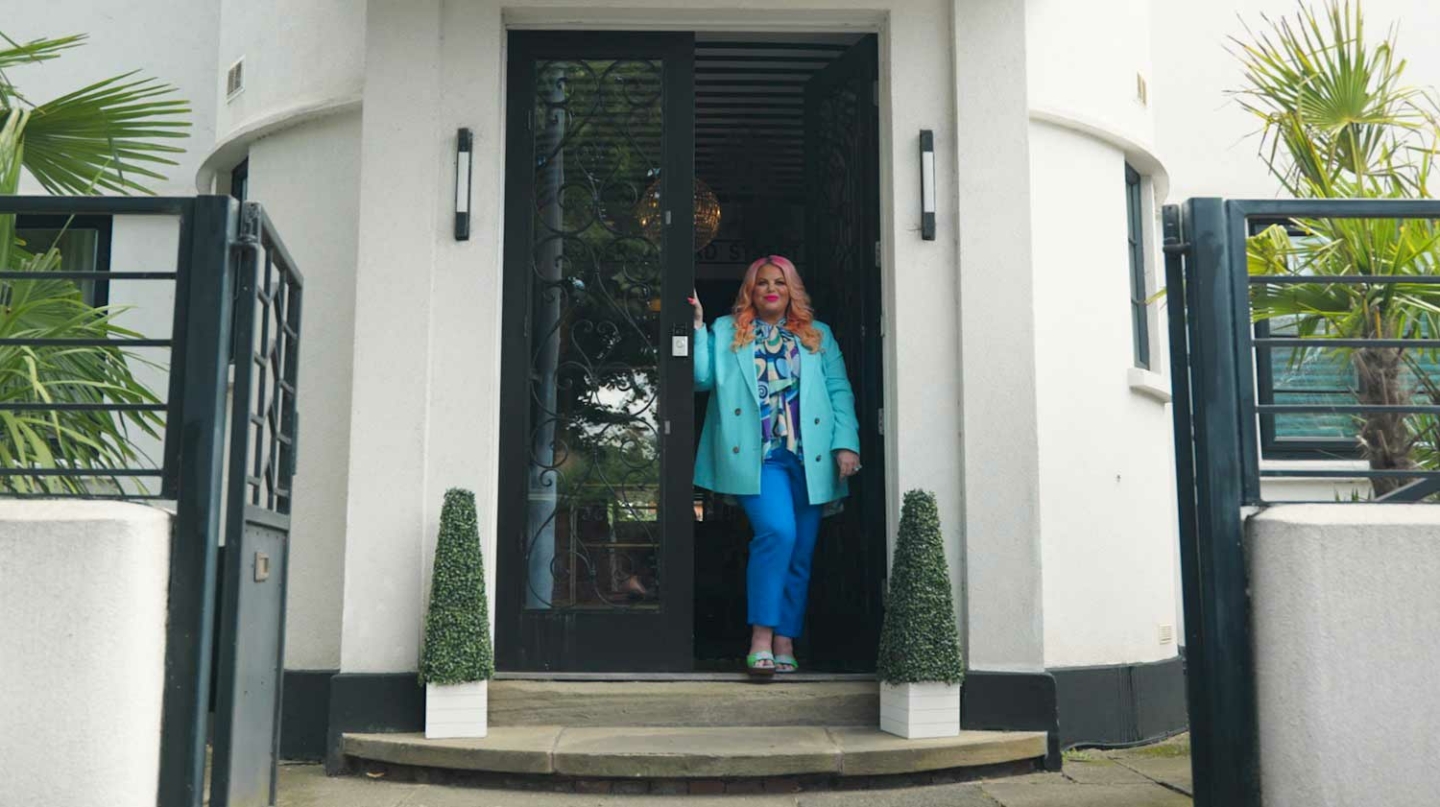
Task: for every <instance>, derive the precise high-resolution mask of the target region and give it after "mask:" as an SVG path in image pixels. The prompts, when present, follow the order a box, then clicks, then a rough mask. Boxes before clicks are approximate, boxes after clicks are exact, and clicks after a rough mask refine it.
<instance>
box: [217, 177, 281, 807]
mask: <svg viewBox="0 0 1440 807" xmlns="http://www.w3.org/2000/svg"><path fill="white" fill-rule="evenodd" d="M237 244H238V247H237V251H238V253H239V256H238V257H239V260H238V262H237V269H238V274H237V275H236V282H235V301H236V304H235V317H234V339H233V342H232V344H233V346H234V347H233V352H232V362H233V367H234V386H233V392H232V395H231V412H230V450H229V458H228V464H227V479H226V494H225V513H224V516H225V533H224V534H225V549H224V552H225V562H224V564H222V568H223V570H224V577H223V580H222V581H221V585H220V592H221V597H222V601H221V603H220V608H221V622H220V635H219V680H218V684H217V686H218V687H219V691H218V693H217V698H216V707H215V733H214V738H215V739H214V764H213V770H212V776H211V785H210V803H211V804H212V805H216V807H252V806H254V805H273V804H274V803H275V790H276V777H277V771H278V767H277V766H278V762H279V753H280V693H281V683H282V676H283V670H284V649H285V594H286V582H287V577H288V572H289V567H290V564H289V555H290V506H291V501H292V498H291V497H292V490H291V480H292V478H293V477H294V474H295V462H296V457H297V454H296V449H297V445H296V436H297V431H298V425H299V424H298V418H297V413H296V408H295V404H296V393H297V388H298V380H299V356H300V308H301V296H302V279H301V276H300V273H299V272H298V271H297V269H296V268H295V262H294V260H293V259H292V258H291V257H290V254H289V252H287V251H286V249H285V246H284V244H283V243H282V242H281V241H280V238H279V236H278V235H277V234H276V231H275V228H274V226H273V225H272V224H271V222H270V220H269V218H268V217H267V216H266V215H265V211H264V210H263V209H261V208H260V206H259V205H257V204H254V203H246V204H245V205H244V206H243V207H242V209H241V217H240V232H239V238H238V241H237Z"/></svg>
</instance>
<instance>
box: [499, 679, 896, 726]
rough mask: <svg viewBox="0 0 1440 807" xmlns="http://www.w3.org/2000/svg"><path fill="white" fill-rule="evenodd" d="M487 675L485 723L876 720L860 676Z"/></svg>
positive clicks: (872, 693) (869, 684)
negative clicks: (757, 680) (761, 679)
mask: <svg viewBox="0 0 1440 807" xmlns="http://www.w3.org/2000/svg"><path fill="white" fill-rule="evenodd" d="M739 678H740V680H739V681H730V680H726V681H714V680H711V681H701V680H682V681H535V680H496V681H491V682H490V726H491V728H492V729H493V728H495V727H496V726H675V727H691V728H702V727H714V726H878V725H880V687H879V686H878V685H877V684H876V683H875V680H874V678H873V677H868V678H867V679H860V680H846V681H835V680H822V681H814V680H811V681H805V680H800V681H795V680H785V681H774V682H771V683H767V684H763V685H756V684H754V683H751V682H749V681H747V680H746V679H745V678H744V677H743V676H739Z"/></svg>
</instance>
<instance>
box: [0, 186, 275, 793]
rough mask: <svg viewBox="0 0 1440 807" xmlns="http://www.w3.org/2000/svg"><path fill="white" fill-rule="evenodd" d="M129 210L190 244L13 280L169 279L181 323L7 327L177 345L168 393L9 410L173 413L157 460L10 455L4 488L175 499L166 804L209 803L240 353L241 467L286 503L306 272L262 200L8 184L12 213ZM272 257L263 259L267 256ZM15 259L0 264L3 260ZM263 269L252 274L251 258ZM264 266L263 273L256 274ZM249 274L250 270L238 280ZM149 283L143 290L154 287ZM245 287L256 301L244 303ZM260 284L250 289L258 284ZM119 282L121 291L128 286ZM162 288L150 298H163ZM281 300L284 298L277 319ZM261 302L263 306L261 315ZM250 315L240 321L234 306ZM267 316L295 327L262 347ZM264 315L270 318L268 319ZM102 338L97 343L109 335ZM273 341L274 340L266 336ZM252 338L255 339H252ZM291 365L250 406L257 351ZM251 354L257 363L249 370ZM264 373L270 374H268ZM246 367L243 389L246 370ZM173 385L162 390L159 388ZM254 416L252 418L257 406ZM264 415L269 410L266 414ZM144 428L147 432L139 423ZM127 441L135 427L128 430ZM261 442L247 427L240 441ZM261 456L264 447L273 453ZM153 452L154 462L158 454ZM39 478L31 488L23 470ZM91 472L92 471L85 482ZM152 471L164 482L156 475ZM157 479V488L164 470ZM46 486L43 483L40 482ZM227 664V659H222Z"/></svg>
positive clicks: (14, 493) (259, 501) (1, 408)
mask: <svg viewBox="0 0 1440 807" xmlns="http://www.w3.org/2000/svg"><path fill="white" fill-rule="evenodd" d="M9 214H15V215H31V214H34V215H47V216H52V217H53V216H126V217H137V216H138V217H150V218H161V219H163V218H169V219H173V220H176V221H177V223H178V231H177V244H178V246H177V252H176V256H175V259H174V262H173V265H171V266H169V267H164V268H160V267H153V266H143V267H136V268H134V269H130V268H128V267H127V268H126V269H124V270H120V271H107V272H67V271H64V265H63V263H62V265H61V266H60V267H59V270H58V271H36V272H10V271H3V272H0V283H4V284H9V283H11V282H16V281H25V280H70V281H74V282H79V281H99V282H104V283H108V284H109V285H110V287H111V288H112V289H113V288H114V287H116V286H117V285H119V284H151V285H154V284H160V285H164V284H170V285H171V288H172V289H173V300H174V303H173V311H172V312H171V315H170V317H169V326H168V327H169V333H168V335H167V336H163V337H160V338H148V337H143V338H116V339H114V340H107V341H103V342H101V341H100V340H95V339H88V340H86V339H65V338H6V339H0V348H7V347H9V348H63V347H66V346H98V347H108V346H111V345H113V346H114V347H115V348H116V349H119V350H124V351H133V350H135V349H143V350H146V351H152V352H168V361H164V360H161V361H159V362H156V363H157V364H159V365H162V366H163V369H164V370H165V372H167V373H168V384H167V389H166V390H165V394H164V396H163V399H162V400H160V402H159V403H145V404H137V403H133V402H132V403H117V402H114V401H111V400H109V399H108V398H106V399H104V400H101V401H95V400H76V401H66V400H61V399H55V400H48V401H19V402H16V401H3V402H0V412H13V411H28V412H41V413H46V412H61V411H70V412H86V413H100V414H102V415H103V416H111V417H113V416H116V415H118V414H119V413H123V412H126V411H131V412H135V411H144V412H151V413H155V414H157V415H161V416H163V418H164V428H163V435H162V440H161V445H160V447H159V450H158V457H159V459H158V462H156V461H155V460H154V459H153V458H150V457H147V456H145V453H144V452H143V451H142V452H137V455H138V456H140V457H141V458H142V459H141V460H138V461H136V462H135V463H133V466H134V467H114V468H111V467H106V468H103V469H98V470H97V469H95V468H91V467H74V466H73V464H67V463H66V462H64V461H63V459H62V460H58V461H56V462H54V463H52V464H51V465H50V466H49V467H37V466H35V465H33V464H28V465H26V466H18V465H17V464H15V463H13V462H12V463H10V464H7V466H6V467H0V498H3V497H40V496H44V497H70V498H87V499H88V498H103V499H122V500H134V501H138V500H158V501H159V502H162V503H164V502H171V503H173V507H174V510H175V520H174V527H173V530H174V531H173V538H172V541H171V551H170V569H169V581H170V583H169V592H168V603H169V604H168V622H167V627H166V649H165V681H164V698H163V706H162V717H161V737H160V774H159V780H160V781H159V791H158V794H159V795H158V803H159V804H160V805H164V806H165V807H171V806H172V805H173V806H175V807H178V806H179V805H195V806H196V807H198V805H200V804H201V802H202V800H203V798H204V795H205V794H204V771H205V759H206V753H205V750H206V742H207V724H208V712H209V707H210V700H211V685H210V682H211V675H212V669H211V667H212V652H213V647H214V643H215V636H214V633H215V624H216V611H217V608H218V607H219V606H218V604H217V580H216V578H217V565H218V560H219V554H220V535H221V515H222V509H223V506H222V502H223V484H224V479H225V472H224V460H225V456H226V432H225V428H226V416H227V403H228V401H229V400H230V389H229V385H230V381H229V377H230V373H231V370H230V366H231V362H232V357H233V356H234V355H235V354H240V356H239V358H238V359H237V360H236V362H235V363H236V367H237V372H236V379H237V395H236V397H235V400H236V406H235V412H236V420H237V421H243V422H240V423H238V424H237V425H236V426H235V431H236V434H237V435H239V434H240V433H241V431H242V430H244V431H247V433H248V434H251V435H255V437H254V440H253V442H252V443H250V445H252V446H253V450H254V452H255V453H254V454H251V453H250V452H249V451H245V450H242V451H240V452H239V454H241V455H242V456H240V458H239V460H238V461H235V459H234V458H233V457H232V462H233V467H236V468H240V467H245V463H246V459H247V456H249V457H252V458H255V464H253V465H251V466H250V468H251V472H249V473H246V474H244V475H243V478H242V479H239V480H234V483H235V484H238V485H240V486H242V487H248V488H249V489H250V490H251V495H250V496H249V497H247V498H246V501H248V502H253V507H255V508H260V509H264V510H269V511H273V512H274V513H279V514H287V518H286V520H287V521H288V513H289V509H290V477H291V475H292V473H293V470H294V451H295V384H296V379H295V375H294V369H295V366H296V357H297V349H298V329H299V304H300V284H301V279H300V274H299V273H298V271H296V270H295V266H294V262H293V261H292V260H291V259H290V256H289V253H288V252H287V251H286V250H285V248H284V245H283V244H282V243H281V242H280V239H279V237H278V236H277V235H276V234H275V231H274V228H273V227H272V226H271V225H270V222H269V220H268V219H267V218H266V217H265V214H264V211H263V210H262V209H261V208H260V206H259V205H256V204H253V203H247V204H245V205H243V206H242V205H241V204H240V203H239V202H238V201H236V200H234V199H232V198H230V197H228V196H197V197H147V198H133V197H60V196H0V215H9ZM258 254H263V255H264V256H265V263H264V266H263V269H264V271H263V272H261V271H257V267H256V264H255V256H256V255H258ZM3 268H4V267H0V269H3ZM246 268H248V269H250V270H251V271H249V272H246V271H243V270H244V269H246ZM247 276H248V277H250V278H252V279H253V278H262V280H260V281H259V284H260V285H258V286H257V285H256V284H255V283H250V285H247V280H246V278H247ZM237 281H238V282H237ZM142 294H143V293H142ZM237 294H238V295H241V297H240V299H242V300H244V301H245V302H246V304H244V305H241V306H239V308H238V310H237V308H236V299H237ZM247 294H248V295H249V296H245V295H247ZM115 296H116V295H115V294H114V292H113V291H112V293H111V295H110V297H111V299H114V298H115ZM165 296H166V295H164V294H163V293H161V294H153V295H149V296H147V297H145V298H144V299H146V300H147V301H149V300H151V299H154V300H163V299H164V298H165ZM272 307H278V308H279V309H283V310H282V311H281V312H280V313H279V315H278V317H274V316H271V317H266V315H265V312H269V311H271V308H272ZM257 312H261V313H257ZM236 314H238V317H237V318H238V320H239V321H238V323H237V322H236V321H235V319H232V316H234V315H236ZM261 319H265V321H267V322H272V321H278V322H279V323H280V325H279V327H280V328H282V329H284V333H283V334H280V337H281V338H279V339H278V340H277V339H271V340H270V341H274V342H275V343H276V344H277V345H278V347H277V348H276V350H278V352H269V351H267V352H264V353H263V354H261V355H256V354H255V351H253V350H251V349H249V347H248V346H249V345H251V344H253V341H254V340H253V339H252V340H245V339H240V338H236V336H237V333H241V334H243V333H245V332H246V329H251V328H254V327H256V323H257V322H259V321H260V320H261ZM260 327H264V326H260ZM97 343H98V344H97ZM261 343H262V344H269V342H267V341H266V340H265V338H264V336H262V340H261ZM242 344H243V345H244V346H246V347H245V348H244V349H243V351H242V348H241V345H242ZM252 362H253V363H254V365H255V366H260V365H262V364H263V365H264V366H265V371H263V372H268V371H278V373H279V375H278V376H275V377H276V378H278V381H277V382H276V386H274V387H268V388H267V387H266V382H265V381H259V382H258V384H257V389H258V396H254V397H255V398H256V399H257V400H259V401H260V403H261V404H264V405H265V406H264V408H262V409H261V410H259V411H258V412H255V413H250V412H249V411H248V410H249V407H248V406H246V405H244V404H245V403H246V402H249V401H250V400H251V399H252V395H251V389H250V383H251V382H250V379H251V378H252V373H251V372H249V370H250V369H252V368H251V366H250V365H251V363H252ZM242 366H244V368H245V369H244V370H241V369H240V368H241V367H242ZM257 375H259V374H257ZM241 379H243V380H244V382H245V389H244V395H243V397H242V396H241V395H240V394H239V393H240V392H241V390H240V388H239V385H238V381H239V380H241ZM155 392H156V396H157V397H160V391H159V390H155ZM247 416H248V417H247ZM257 420H258V421H259V422H257ZM136 437H137V439H144V438H143V436H140V435H136ZM127 439H128V435H127ZM247 442H249V441H248V440H246V439H245V438H241V437H237V440H236V442H235V443H234V444H233V445H235V446H245V445H246V444H247ZM260 457H265V458H266V459H264V460H263V461H262V460H261V459H260ZM144 460H149V461H148V462H146V461H144ZM55 477H68V478H70V479H71V480H73V484H70V485H66V486H56V485H53V484H50V485H47V484H44V483H43V482H42V481H41V480H45V479H53V478H55ZM17 478H20V479H26V480H29V482H30V485H26V486H19V487H17V486H16V485H15V484H13V483H12V482H10V480H13V479H17ZM86 480H88V481H86ZM145 480H151V481H150V482H149V483H146V482H145ZM155 480H158V487H157V486H156V485H155V484H154V481H155ZM29 487H38V488H39V489H38V490H28V489H26V488H29ZM222 665H223V661H222Z"/></svg>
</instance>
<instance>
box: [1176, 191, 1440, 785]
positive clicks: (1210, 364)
mask: <svg viewBox="0 0 1440 807" xmlns="http://www.w3.org/2000/svg"><path fill="white" fill-rule="evenodd" d="M1355 219H1380V220H1385V221H1386V225H1385V226H1386V227H1388V228H1390V231H1391V232H1392V233H1393V232H1394V230H1395V228H1396V227H1397V225H1398V223H1400V222H1402V221H1404V220H1407V219H1429V220H1432V221H1433V220H1437V219H1440V202H1437V201H1397V200H1348V199H1347V200H1339V199H1324V200H1316V199H1306V200H1299V199H1280V200H1274V199H1272V200H1225V199H1214V198H1208V199H1207V198H1202V199H1190V200H1188V201H1187V202H1185V203H1184V204H1183V205H1167V206H1166V207H1165V208H1164V215H1163V226H1164V239H1165V240H1164V243H1165V247H1164V249H1165V277H1166V280H1165V285H1166V291H1167V295H1168V298H1169V305H1168V312H1169V334H1170V355H1171V367H1170V373H1171V383H1172V387H1173V392H1174V395H1173V402H1174V403H1173V413H1174V425H1175V457H1176V485H1177V493H1178V504H1179V508H1178V510H1179V528H1180V562H1181V572H1182V588H1183V594H1184V600H1185V637H1186V642H1185V666H1186V685H1187V690H1188V700H1189V712H1190V729H1191V737H1192V741H1191V749H1192V766H1193V769H1194V781H1195V803H1196V805H1198V807H1221V806H1222V805H1223V807H1259V805H1260V777H1261V770H1260V759H1259V752H1260V747H1259V731H1258V728H1259V724H1258V716H1257V703H1256V692H1255V681H1254V671H1255V664H1254V652H1255V649H1254V648H1253V646H1252V642H1251V626H1250V592H1249V584H1248V575H1247V570H1246V558H1245V521H1244V519H1245V508H1254V507H1263V506H1265V505H1266V504H1267V502H1266V499H1265V496H1264V490H1263V488H1262V480H1263V479H1265V478H1267V477H1270V478H1273V477H1292V478H1310V479H1336V478H1353V477H1364V478H1368V479H1369V480H1371V481H1372V482H1373V481H1374V480H1377V479H1387V480H1396V479H1399V480H1403V481H1404V482H1405V483H1406V484H1404V485H1403V486H1401V487H1398V488H1397V489H1396V490H1394V491H1392V492H1389V493H1386V494H1385V495H1381V496H1377V497H1376V498H1375V499H1373V501H1391V502H1398V501H1420V500H1422V499H1424V498H1425V497H1427V496H1431V495H1433V494H1434V493H1435V492H1436V491H1437V490H1440V471H1433V470H1419V469H1405V470H1355V469H1352V468H1346V469H1343V470H1342V469H1336V468H1327V467H1324V466H1319V467H1315V466H1309V467H1287V468H1284V469H1275V468H1263V467H1262V460H1265V459H1274V458H1276V457H1277V456H1281V454H1280V453H1279V452H1274V451H1272V446H1271V445H1267V441H1266V440H1263V439H1261V434H1262V429H1263V428H1264V426H1265V424H1267V422H1268V423H1272V424H1273V420H1274V419H1275V418H1278V417H1283V416H1293V415H1334V414H1339V415H1364V414H1385V415H1393V414H1408V413H1414V414H1426V415H1431V416H1437V415H1440V404H1436V403H1434V402H1432V403H1430V404H1417V403H1407V404H1400V405H1373V404H1371V405H1367V404H1360V403H1354V402H1351V401H1347V400H1341V401H1338V402H1337V401H1334V400H1330V401H1323V402H1322V401H1314V400H1305V401H1304V402H1299V403H1294V402H1282V401H1278V400H1277V399H1276V397H1275V391H1276V389H1277V387H1276V386H1275V384H1274V380H1273V378H1272V377H1270V374H1271V373H1272V372H1273V370H1274V368H1275V367H1276V366H1280V365H1283V364H1284V362H1280V361H1271V356H1270V355H1269V354H1270V353H1271V352H1273V351H1298V350H1333V349H1337V348H1339V349H1350V348H1362V347H1379V348H1413V349H1417V350H1418V349H1428V350H1435V349H1436V348H1440V340H1436V339H1434V338H1431V337H1433V334H1424V333H1410V334H1407V335H1406V336H1405V337H1403V338H1384V337H1385V335H1384V334H1381V337H1382V338H1364V339H1357V338H1346V337H1344V336H1343V335H1342V336H1336V335H1334V334H1328V333H1325V332H1323V331H1322V332H1300V331H1298V330H1296V331H1294V332H1292V333H1286V334H1282V335H1276V334H1272V332H1271V329H1270V328H1268V327H1258V328H1257V317H1256V316H1255V314H1254V313H1253V312H1252V296H1253V295H1254V294H1256V293H1257V292H1256V291H1254V290H1257V289H1258V290H1260V291H1259V292H1258V293H1270V294H1274V293H1275V292H1274V290H1277V289H1289V290H1295V289H1301V288H1306V287H1309V288H1315V287H1331V288H1334V287H1342V288H1350V289H1356V290H1359V291H1360V292H1361V293H1362V294H1373V295H1376V296H1377V297H1378V296H1384V295H1388V294H1390V293H1391V292H1392V291H1393V290H1395V289H1396V288H1398V287H1397V285H1396V284H1409V285H1411V286H1412V287H1413V286H1415V285H1421V284H1424V285H1430V284H1436V283H1440V275H1437V274H1435V273H1433V270H1432V271H1421V270H1423V269H1424V268H1425V266H1424V265H1423V264H1422V263H1420V262H1415V261H1413V259H1412V262H1411V264H1410V265H1405V266H1401V265H1400V264H1401V261H1400V260H1399V259H1398V258H1396V259H1394V260H1393V261H1392V262H1391V263H1389V264H1387V262H1386V261H1387V259H1386V256H1385V255H1384V254H1383V251H1381V250H1379V248H1378V247H1375V249H1376V251H1375V253H1374V254H1373V255H1368V254H1367V258H1370V257H1373V258H1374V260H1373V263H1372V264H1371V265H1367V266H1363V267H1361V266H1356V267H1347V268H1346V271H1339V272H1332V273H1325V274H1317V273H1316V272H1315V271H1314V269H1313V267H1312V266H1310V265H1307V264H1305V263H1304V262H1301V263H1300V264H1299V265H1295V266H1293V267H1291V266H1289V265H1288V264H1287V266H1286V268H1285V269H1284V270H1283V271H1280V270H1276V271H1261V270H1259V269H1257V271H1255V272H1252V271H1251V269H1250V266H1249V263H1250V257H1251V255H1250V250H1249V246H1250V242H1248V241H1247V238H1248V237H1249V236H1252V235H1255V234H1257V232H1258V231H1259V229H1261V228H1263V227H1268V226H1272V225H1276V224H1279V225H1281V226H1284V227H1293V228H1294V229H1296V230H1297V231H1298V232H1300V233H1301V234H1302V235H1304V236H1306V237H1316V234H1322V235H1320V237H1321V238H1322V239H1323V238H1325V237H1326V236H1324V235H1323V233H1325V232H1327V231H1329V232H1343V230H1342V229H1339V228H1337V226H1336V223H1337V222H1345V221H1347V220H1355ZM1433 237H1434V235H1433V233H1427V234H1426V235H1425V237H1424V238H1421V239H1420V240H1422V241H1429V240H1432V239H1433ZM1342 238H1343V236H1342ZM1417 238H1418V236H1417ZM1338 240H1340V239H1336V238H1333V237H1332V241H1338ZM1382 240H1383V239H1382ZM1397 243H1398V242H1397ZM1323 246H1325V245H1323V244H1322V247H1323ZM1332 246H1333V243H1332ZM1372 246H1373V245H1372ZM1391 257H1392V258H1393V256H1391ZM1417 267H1418V268H1417ZM1352 269H1353V271H1352ZM1258 319H1261V320H1263V319H1264V318H1263V317H1261V318H1258ZM1258 324H1259V325H1260V326H1265V325H1266V323H1265V322H1264V321H1261V322H1259V323H1258ZM1292 355H1293V354H1292ZM1257 371H1258V372H1259V373H1260V374H1259V375H1257ZM1259 389H1268V390H1269V391H1270V392H1269V394H1263V395H1262V394H1260V393H1259V392H1257V390H1259ZM1351 400H1352V401H1353V400H1354V399H1353V398H1352V399H1351ZM1270 428H1271V429H1272V430H1273V425H1271V426H1270ZM1271 442H1273V441H1271ZM1315 458H1316V459H1323V458H1324V457H1323V456H1321V457H1315ZM1292 459H1293V457H1292ZM1302 465H1303V463H1302Z"/></svg>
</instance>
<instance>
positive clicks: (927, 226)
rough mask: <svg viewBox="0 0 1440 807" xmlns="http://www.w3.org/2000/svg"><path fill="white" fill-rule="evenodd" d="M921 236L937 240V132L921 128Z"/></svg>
mask: <svg viewBox="0 0 1440 807" xmlns="http://www.w3.org/2000/svg"><path fill="white" fill-rule="evenodd" d="M920 237H921V238H922V239H924V240H926V241H934V240H935V133H934V132H933V131H931V130H929V129H921V130H920Z"/></svg>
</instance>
